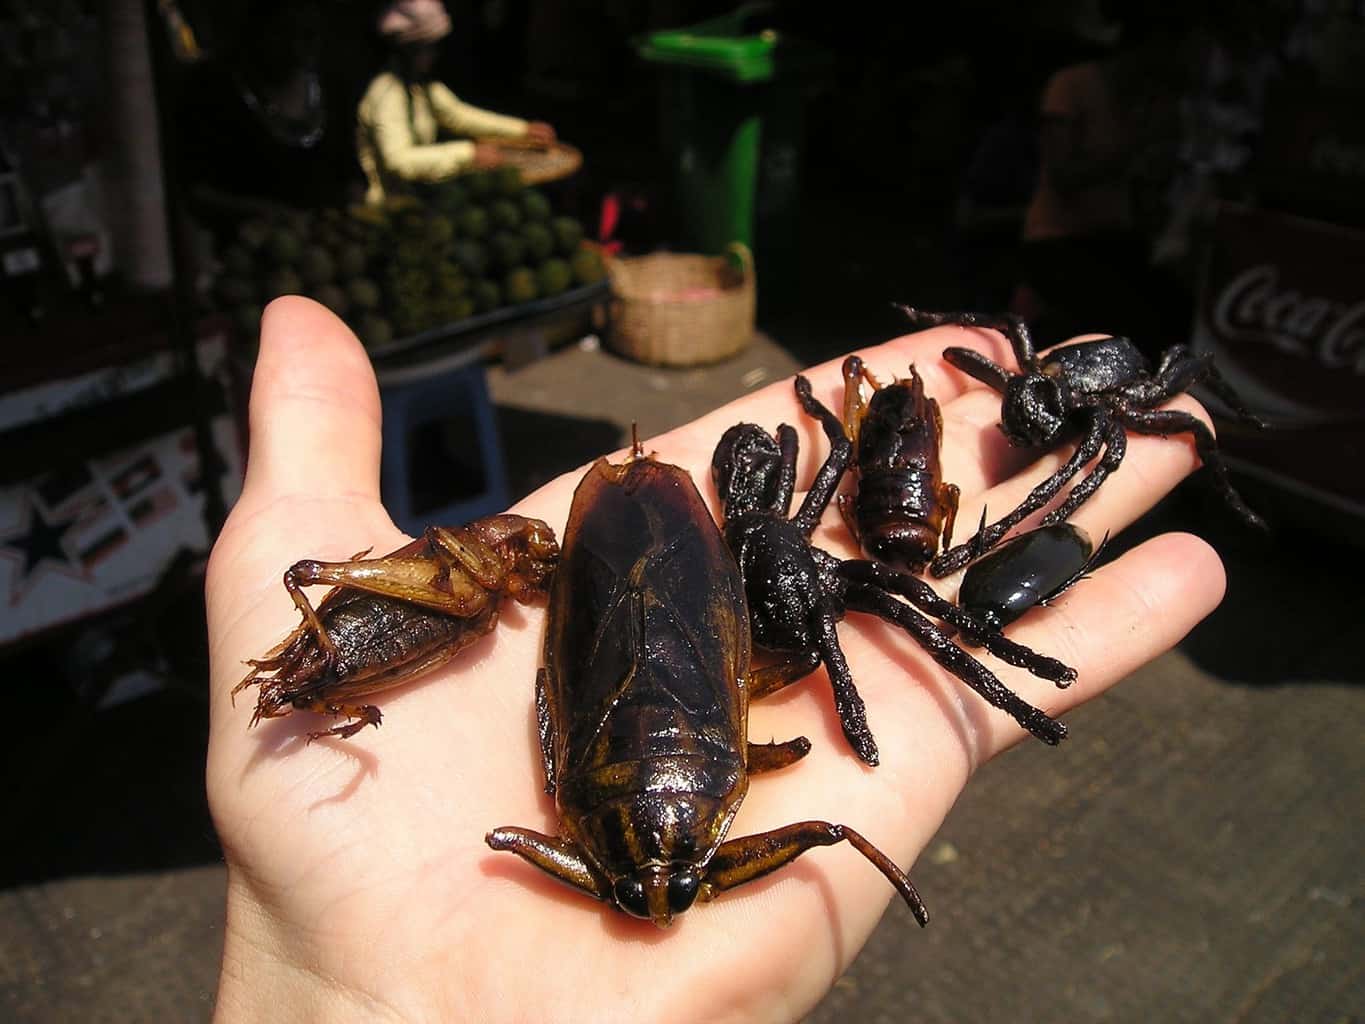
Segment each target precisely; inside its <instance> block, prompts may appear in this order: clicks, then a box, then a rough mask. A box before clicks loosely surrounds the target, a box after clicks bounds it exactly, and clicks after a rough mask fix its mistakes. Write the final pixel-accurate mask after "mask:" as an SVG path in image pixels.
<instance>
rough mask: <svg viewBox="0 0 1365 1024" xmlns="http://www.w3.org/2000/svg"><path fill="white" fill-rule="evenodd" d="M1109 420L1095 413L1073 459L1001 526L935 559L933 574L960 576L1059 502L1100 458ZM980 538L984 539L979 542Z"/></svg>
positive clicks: (1033, 491) (994, 527)
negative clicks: (1038, 513)
mask: <svg viewBox="0 0 1365 1024" xmlns="http://www.w3.org/2000/svg"><path fill="white" fill-rule="evenodd" d="M1106 419H1108V417H1106V416H1102V415H1099V414H1098V413H1097V412H1094V411H1092V413H1091V416H1090V423H1089V425H1088V426H1087V427H1086V432H1085V436H1084V437H1082V438H1081V442H1080V444H1078V445H1077V446H1076V450H1075V451H1074V452H1072V453H1071V458H1069V459H1067V460H1066V463H1065V464H1064V465H1063V466H1062V467H1061V468H1060V469H1059V470H1057V472H1055V473H1053V474H1052V475H1051V476H1050V477H1048V478H1047V479H1046V480H1044V481H1043V482H1042V483H1040V484H1039V485H1038V486H1037V487H1035V488H1034V489H1033V490H1031V491H1029V493H1028V496H1027V497H1026V498H1024V500H1023V501H1021V502H1020V503H1019V505H1018V507H1016V508H1015V509H1014V511H1013V512H1010V513H1009V514H1008V515H1006V516H1005V517H1004V518H1003V519H1000V520H999V521H998V522H995V523H992V524H991V525H990V526H988V527H986V528H985V529H984V530H980V531H978V532H977V534H976V536H974V537H971V538H969V539H968V540H965V541H963V542H962V543H961V544H958V545H957V546H956V547H953V548H949V549H948V550H947V551H945V552H943V553H942V554H941V555H939V556H938V557H937V558H935V559H934V560H933V561H932V562H930V563H929V571H930V572H931V573H932V574H933V575H934V576H935V577H936V578H938V579H942V578H943V577H944V576H947V575H948V574H949V573H952V572H956V571H957V570H958V569H961V568H962V567H963V566H964V565H966V564H967V563H968V562H970V561H971V560H972V559H973V558H975V557H977V556H978V555H980V554H981V553H982V552H984V551H987V550H989V549H990V548H993V547H994V546H995V545H996V544H998V543H1000V541H1001V539H1003V538H1004V536H1005V534H1007V533H1008V532H1009V531H1010V530H1012V529H1013V528H1014V527H1016V526H1018V525H1019V524H1020V523H1022V522H1023V521H1024V520H1025V519H1027V518H1028V517H1029V516H1030V515H1032V514H1033V513H1034V512H1036V511H1038V509H1040V508H1042V507H1043V506H1044V505H1046V504H1047V503H1048V502H1049V501H1051V500H1052V499H1053V498H1055V497H1056V496H1057V492H1059V491H1060V490H1061V489H1062V487H1063V486H1064V485H1065V484H1066V482H1067V481H1068V480H1070V479H1071V478H1072V477H1073V476H1075V475H1076V474H1077V473H1079V472H1080V471H1081V467H1082V466H1084V465H1085V464H1086V463H1087V462H1089V461H1090V460H1091V459H1093V458H1094V457H1095V456H1096V455H1098V454H1099V451H1100V448H1101V446H1102V445H1103V442H1104V428H1105V420H1106ZM978 538H981V539H980V540H978Z"/></svg>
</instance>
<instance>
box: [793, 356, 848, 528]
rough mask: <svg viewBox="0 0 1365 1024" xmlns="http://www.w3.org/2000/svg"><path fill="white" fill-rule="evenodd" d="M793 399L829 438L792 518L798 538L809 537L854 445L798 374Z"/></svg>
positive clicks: (846, 463) (837, 482)
mask: <svg viewBox="0 0 1365 1024" xmlns="http://www.w3.org/2000/svg"><path fill="white" fill-rule="evenodd" d="M796 398H797V400H798V401H799V402H800V403H801V408H803V409H805V410H806V414H807V415H808V416H811V417H813V418H814V419H817V420H819V421H820V425H821V426H822V427H824V429H825V436H826V437H828V438H829V455H827V456H826V457H825V461H824V464H823V465H822V466H821V467H820V469H819V471H818V472H816V474H815V479H814V480H812V481H811V485H810V490H809V491H807V492H806V500H805V501H803V502H801V507H800V508H799V509H798V510H797V512H796V516H795V517H794V518H793V519H792V522H793V523H795V524H796V527H797V528H798V529H799V530H800V531H801V535H802V536H804V537H807V538H809V537H810V535H811V531H813V530H814V529H815V525H816V524H817V523H818V522H820V516H821V515H823V514H824V511H825V508H826V506H828V505H829V502H830V499H831V498H833V497H834V492H835V491H836V490H838V488H839V481H840V480H841V479H843V475H844V470H846V469H848V463H849V460H850V459H852V458H853V442H852V441H850V440H849V439H848V436H847V435H846V434H845V433H844V425H843V424H842V423H840V422H839V418H838V417H837V416H835V415H834V413H832V412H830V411H829V410H828V409H826V408H825V407H824V405H823V404H821V402H820V401H819V400H818V399H817V398H816V397H815V396H814V395H812V394H811V391H810V381H808V380H807V379H806V378H805V377H802V376H800V375H798V376H797V378H796Z"/></svg>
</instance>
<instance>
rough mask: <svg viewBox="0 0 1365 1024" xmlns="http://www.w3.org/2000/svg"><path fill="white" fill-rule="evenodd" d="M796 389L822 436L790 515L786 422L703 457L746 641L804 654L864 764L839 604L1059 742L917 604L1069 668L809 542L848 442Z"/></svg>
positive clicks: (1050, 672)
mask: <svg viewBox="0 0 1365 1024" xmlns="http://www.w3.org/2000/svg"><path fill="white" fill-rule="evenodd" d="M796 394H797V398H798V400H799V401H800V402H801V405H802V407H803V408H804V409H805V410H806V412H807V413H808V414H809V415H811V416H813V417H815V418H816V419H817V420H819V422H820V423H821V425H822V426H823V427H824V430H825V434H826V436H827V437H828V438H829V443H830V451H829V455H828V456H827V457H826V459H825V462H824V464H823V465H821V467H820V469H819V470H818V471H817V473H816V475H815V479H814V481H813V482H812V483H811V487H810V490H809V491H808V492H807V494H806V498H805V500H804V501H803V502H802V503H801V507H800V509H799V510H798V511H797V513H796V515H794V516H792V517H791V518H790V519H789V518H788V513H789V512H790V509H791V501H792V494H793V489H794V487H795V478H796V455H797V441H796V432H795V431H794V430H793V429H792V428H791V427H790V426H788V425H787V424H785V423H784V424H782V425H781V426H780V427H778V429H777V436H776V437H775V438H774V437H773V436H772V435H770V434H768V433H767V432H766V431H765V430H764V429H763V428H762V427H759V426H757V425H755V424H752V423H741V424H737V425H736V426H733V427H731V428H730V429H729V430H727V431H726V432H725V434H724V435H723V436H722V437H721V440H720V443H719V444H718V445H717V446H716V450H715V453H714V455H713V456H712V461H711V472H712V476H713V477H714V479H715V483H716V490H717V491H718V492H719V494H720V499H721V504H722V506H723V508H724V512H725V539H726V542H727V543H728V544H729V545H730V549H731V550H732V551H733V552H734V554H735V559H736V560H737V561H738V562H739V567H740V572H741V574H742V576H743V578H744V586H745V592H746V595H747V597H748V602H749V617H750V621H751V624H752V627H753V639H754V643H755V644H757V645H758V646H760V647H763V648H765V649H767V650H771V651H777V652H781V653H785V654H787V655H788V656H789V658H790V659H791V663H792V664H793V665H799V664H800V663H801V662H802V660H805V661H806V663H807V664H808V665H809V667H811V668H813V667H814V666H815V665H818V664H819V663H821V662H823V663H824V665H825V668H826V670H827V671H828V673H829V678H830V683H831V685H832V686H833V688H834V705H835V709H836V710H837V712H838V714H839V722H840V725H841V726H842V728H843V731H844V735H845V736H846V737H847V738H848V741H849V743H850V745H851V746H852V747H853V749H854V751H855V752H857V754H858V756H859V757H861V758H862V759H863V760H864V761H866V762H868V763H869V764H876V763H877V761H878V751H877V744H876V741H875V740H874V739H873V737H872V732H871V730H870V729H869V728H868V725H867V714H866V709H865V707H864V705H863V700H862V698H861V697H860V696H859V694H858V690H857V687H856V686H855V685H854V683H853V674H852V672H851V671H850V669H849V666H848V661H847V659H846V658H845V657H844V652H843V649H842V648H841V647H840V645H839V637H838V633H837V631H836V628H835V627H836V624H837V623H838V622H839V620H841V619H842V618H843V617H844V616H845V614H846V613H847V612H849V611H861V612H867V613H869V614H872V615H876V616H878V617H879V618H882V619H884V620H886V621H888V622H893V623H895V624H896V625H898V626H900V627H901V628H902V629H904V630H905V631H906V632H907V633H909V634H910V635H911V636H912V637H913V638H914V639H915V641H916V642H917V643H918V644H919V645H920V646H921V647H923V648H924V649H925V650H926V651H928V652H929V654H930V656H932V657H933V658H934V660H935V661H937V662H938V663H939V664H940V665H942V666H943V667H944V668H945V669H947V670H948V671H949V672H951V673H952V674H953V675H955V676H957V677H958V678H959V679H961V680H962V681H963V682H965V683H966V684H967V685H968V686H970V687H971V688H972V689H974V690H975V691H976V692H977V693H979V694H980V695H981V696H982V697H983V698H985V699H986V700H987V701H989V702H990V703H991V704H993V705H995V706H996V707H998V708H1001V709H1002V710H1004V711H1006V712H1007V713H1009V714H1010V715H1011V716H1013V717H1014V719H1015V720H1016V721H1017V722H1019V724H1020V725H1022V726H1023V727H1024V728H1026V729H1028V730H1029V731H1030V732H1031V733H1033V735H1034V736H1036V737H1038V738H1039V739H1040V740H1042V741H1044V742H1045V743H1054V744H1055V743H1058V742H1060V741H1061V739H1062V737H1064V736H1065V735H1066V726H1064V725H1063V724H1062V723H1061V722H1058V721H1056V720H1055V719H1053V718H1051V717H1049V716H1048V715H1047V714H1045V713H1044V712H1043V711H1041V710H1039V709H1038V708H1035V707H1033V706H1032V705H1031V704H1029V703H1027V702H1026V701H1024V700H1023V699H1022V698H1020V697H1019V696H1018V695H1017V694H1015V693H1014V692H1012V691H1011V690H1010V689H1009V688H1008V687H1006V686H1005V685H1004V683H1002V682H1001V681H1000V680H999V679H998V678H997V677H996V676H995V674H994V673H992V672H991V671H990V670H989V669H988V668H986V666H984V665H982V664H981V663H980V662H979V661H977V660H976V659H975V658H973V657H972V656H971V655H970V654H969V653H967V652H966V651H964V650H963V649H962V648H961V647H959V646H958V645H957V644H955V643H953V641H952V639H951V638H950V637H949V635H948V633H947V632H945V631H944V630H942V629H940V628H939V627H938V626H936V625H935V624H934V623H933V622H931V621H930V620H929V619H928V618H926V617H925V616H924V615H921V614H920V613H919V611H916V608H918V609H920V610H922V611H924V612H925V613H927V614H928V615H932V616H934V617H936V618H939V619H941V620H943V621H945V622H947V623H949V624H950V625H951V626H953V627H955V628H956V629H958V630H960V631H962V632H963V633H964V634H966V635H969V636H972V637H973V638H974V639H977V640H979V641H980V642H981V643H982V644H983V645H984V646H985V647H986V648H987V650H989V651H990V652H991V653H992V654H994V655H996V656H997V657H999V658H1001V659H1002V660H1004V661H1007V662H1008V663H1009V664H1011V665H1017V666H1020V667H1023V668H1027V669H1028V670H1029V671H1030V672H1032V673H1033V674H1035V675H1037V676H1040V677H1042V678H1045V679H1049V680H1052V681H1054V682H1056V683H1057V684H1058V685H1066V684H1069V683H1070V682H1071V681H1072V680H1074V679H1075V678H1076V673H1075V670H1074V669H1071V668H1068V667H1067V666H1066V665H1063V664H1062V663H1061V662H1059V661H1057V660H1056V659H1054V658H1049V657H1046V656H1044V655H1041V654H1038V653H1036V652H1034V651H1031V650H1029V649H1028V648H1027V647H1024V646H1023V645H1021V644H1017V643H1015V642H1014V641H1012V640H1009V639H1007V638H1006V637H1004V636H1002V635H1000V633H999V632H998V631H994V630H990V629H988V628H986V627H985V626H984V625H983V623H981V622H979V621H978V620H976V619H974V618H973V617H972V616H971V615H970V614H968V613H966V612H964V611H962V609H960V608H958V607H956V606H955V605H953V604H951V603H949V602H948V601H945V600H944V599H943V598H941V597H939V595H938V594H936V593H935V592H934V591H933V589H932V588H931V587H930V586H929V585H928V584H927V583H925V582H924V581H923V580H921V579H919V578H918V577H915V576H912V575H911V574H909V573H905V572H900V571H898V570H895V569H891V568H889V567H887V566H884V565H881V564H879V563H877V562H873V561H870V560H867V559H850V560H847V561H842V560H840V559H838V558H835V557H834V556H833V555H831V554H829V553H828V552H825V551H821V550H820V549H819V548H816V547H814V546H812V545H811V543H810V536H811V532H812V531H813V530H814V529H815V526H816V524H817V523H818V522H819V520H820V516H821V514H822V513H823V512H824V510H825V508H826V507H827V506H828V504H829V501H830V499H831V497H833V495H834V492H835V490H836V489H837V488H838V486H839V479H840V477H841V476H842V475H843V472H844V470H845V469H846V468H847V466H848V462H849V458H850V455H851V451H852V445H851V443H850V441H849V440H848V438H847V437H846V436H845V434H844V430H843V426H842V425H841V424H840V422H839V420H838V419H836V418H835V416H834V414H833V413H831V412H830V411H829V410H828V409H826V408H825V407H824V406H823V405H822V404H821V403H820V402H818V401H817V400H816V399H815V398H814V397H813V396H812V395H811V390H810V383H809V382H808V381H807V380H806V379H805V378H804V377H797V378H796ZM897 598H904V599H905V601H901V600H898V599H897ZM906 601H908V602H909V603H908V604H907V603H905V602H906ZM912 605H913V607H912Z"/></svg>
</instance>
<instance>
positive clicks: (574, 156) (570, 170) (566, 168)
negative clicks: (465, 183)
mask: <svg viewBox="0 0 1365 1024" xmlns="http://www.w3.org/2000/svg"><path fill="white" fill-rule="evenodd" d="M493 141H494V143H495V144H496V145H497V147H498V150H499V151H500V152H501V153H502V159H503V163H507V164H511V165H512V166H513V167H515V168H517V170H519V171H521V183H522V184H523V185H544V184H546V183H547V182H551V181H559V180H560V179H561V178H567V177H569V175H571V174H574V173H576V172H577V171H578V169H579V168H580V167H582V166H583V154H582V153H581V152H579V151H578V150H577V149H576V148H574V147H573V146H570V145H569V144H568V143H567V142H552V143H550V144H549V145H545V146H543V145H539V144H537V143H534V142H530V141H528V140H526V139H496V140H493Z"/></svg>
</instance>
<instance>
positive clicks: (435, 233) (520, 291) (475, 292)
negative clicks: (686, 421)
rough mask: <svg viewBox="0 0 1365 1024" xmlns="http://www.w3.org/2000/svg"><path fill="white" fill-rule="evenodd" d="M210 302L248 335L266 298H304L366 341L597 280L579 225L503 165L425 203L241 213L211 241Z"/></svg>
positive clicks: (406, 200)
mask: <svg viewBox="0 0 1365 1024" xmlns="http://www.w3.org/2000/svg"><path fill="white" fill-rule="evenodd" d="M219 260H220V263H221V265H222V270H221V273H220V275H219V276H218V278H217V280H216V282H215V285H214V294H215V296H216V298H217V299H218V301H219V303H221V305H222V306H223V307H224V308H225V309H228V310H230V311H231V312H232V315H233V317H234V319H235V320H236V322H237V324H238V326H239V328H240V329H241V330H243V331H244V332H246V333H248V334H250V335H252V336H254V334H255V332H256V330H257V328H258V326H259V324H260V317H261V307H262V306H263V305H264V303H266V302H269V301H270V300H271V299H273V298H275V297H276V296H279V295H308V296H310V297H312V298H314V299H316V300H317V301H318V302H321V303H322V304H323V305H325V306H327V307H328V308H329V309H331V310H332V311H333V312H335V313H336V314H337V315H338V316H340V317H343V318H344V319H345V320H346V321H347V323H349V324H350V325H351V327H352V328H353V329H354V330H355V332H356V334H357V335H358V336H359V337H360V339H361V340H362V341H363V342H365V344H366V345H371V346H374V345H382V344H384V343H385V342H387V341H390V340H392V339H393V338H395V337H404V336H407V335H411V334H416V333H418V332H419V331H425V330H429V329H431V328H434V327H441V326H445V325H448V324H452V323H456V322H458V321H460V320H463V319H465V318H466V317H470V316H473V315H476V314H479V313H486V312H488V311H490V310H493V309H498V308H500V307H503V306H516V305H521V304H523V303H526V302H531V301H533V300H535V299H539V298H545V297H548V296H553V295H558V294H559V293H560V292H563V291H566V290H567V289H569V288H572V287H575V286H578V285H586V284H595V283H596V282H598V281H601V280H602V279H603V277H604V276H605V270H604V268H603V266H602V260H601V257H600V255H599V254H598V252H597V250H596V249H595V248H593V247H591V246H589V245H586V244H584V241H583V227H582V225H581V224H580V223H579V222H578V221H577V220H575V219H573V218H572V217H566V216H562V215H556V213H555V211H554V209H553V207H552V206H551V203H550V201H549V199H548V198H547V197H546V196H545V194H544V193H543V192H540V191H538V190H536V189H534V188H526V187H524V186H523V185H522V183H521V176H520V174H519V173H518V171H517V170H516V168H513V167H504V168H498V169H497V170H494V171H487V172H484V171H476V172H473V173H469V174H465V175H462V176H461V177H459V178H456V179H453V180H451V181H449V182H446V183H444V184H443V185H441V186H438V187H436V188H435V189H433V190H432V191H431V192H429V193H428V195H427V196H426V198H425V199H424V200H418V199H415V198H412V197H408V196H404V197H398V198H393V199H390V200H387V201H386V202H385V203H384V204H383V205H381V206H363V205H360V206H352V207H350V208H348V209H345V210H342V209H326V210H320V211H316V212H303V211H293V212H290V213H287V214H281V215H279V216H276V217H274V218H270V219H266V218H260V219H254V220H249V221H246V222H244V223H242V224H241V225H239V227H238V229H237V232H236V236H235V237H233V238H231V239H229V240H228V242H227V243H226V244H225V245H223V246H221V247H220V250H219Z"/></svg>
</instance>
